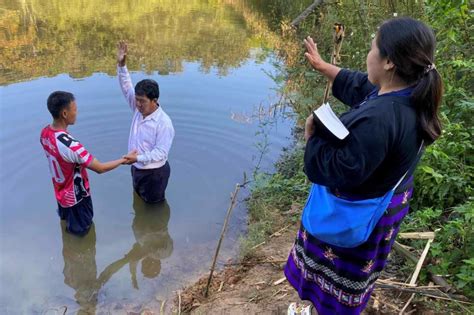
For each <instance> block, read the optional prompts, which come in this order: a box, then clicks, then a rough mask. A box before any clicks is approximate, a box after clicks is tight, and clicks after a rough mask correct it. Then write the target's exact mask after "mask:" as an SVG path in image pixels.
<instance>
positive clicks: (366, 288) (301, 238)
mask: <svg viewBox="0 0 474 315" xmlns="http://www.w3.org/2000/svg"><path fill="white" fill-rule="evenodd" d="M401 186H402V187H399V188H398V189H397V192H396V193H395V194H394V196H393V198H392V199H391V201H390V205H389V206H388V208H387V210H386V212H385V214H384V215H383V217H382V218H381V219H380V221H379V222H378V223H377V225H376V226H375V228H374V231H373V232H372V234H371V235H370V237H369V239H368V240H367V241H366V242H365V243H364V244H361V245H359V246H357V247H354V248H342V247H337V246H333V245H330V244H328V243H325V242H323V241H320V240H318V239H317V238H315V237H314V236H312V235H310V234H309V233H308V232H307V231H306V230H305V228H304V226H303V225H301V228H300V230H299V231H298V234H297V236H296V241H295V244H294V245H293V247H292V249H291V251H290V255H289V257H288V261H287V263H286V266H285V270H284V272H285V276H286V278H287V279H288V281H289V282H290V284H291V285H292V286H293V287H294V288H295V289H296V290H297V291H298V294H299V296H300V298H301V299H302V300H309V301H311V303H312V304H313V305H314V307H315V308H316V310H317V311H318V314H319V315H326V314H331V315H332V314H344V315H350V314H360V313H361V312H362V310H363V309H364V308H365V307H366V305H367V302H368V301H369V298H370V294H371V293H372V290H373V289H374V285H375V281H376V280H377V278H378V277H379V276H380V273H381V272H382V270H383V268H384V267H385V264H386V262H387V257H388V254H389V253H390V250H391V248H392V245H393V242H394V241H395V238H396V236H397V233H398V231H399V228H400V224H401V222H402V220H403V218H404V217H405V215H406V214H407V213H408V209H409V200H410V198H411V195H412V192H413V178H409V179H408V180H406V182H405V183H403V184H402V185H401ZM354 215H357V214H354Z"/></svg>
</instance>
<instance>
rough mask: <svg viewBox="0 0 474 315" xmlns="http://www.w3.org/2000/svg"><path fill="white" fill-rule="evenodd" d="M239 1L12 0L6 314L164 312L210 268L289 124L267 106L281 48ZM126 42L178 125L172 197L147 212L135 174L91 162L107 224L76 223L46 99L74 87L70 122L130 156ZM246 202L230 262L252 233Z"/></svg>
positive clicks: (4, 135) (3, 170)
mask: <svg viewBox="0 0 474 315" xmlns="http://www.w3.org/2000/svg"><path fill="white" fill-rule="evenodd" d="M238 2H239V1H191V0H189V1H188V0H186V1H184V0H183V1H174V0H169V1H163V0H161V1H159V0H147V1H145V0H138V1H125V0H121V1H114V2H113V5H112V4H110V3H109V2H98V1H93V0H89V1H87V0H85V1H80V2H79V1H77V2H76V1H72V2H70V1H61V0H48V1H46V0H24V1H20V0H0V101H1V105H0V126H1V127H0V209H1V210H0V215H1V217H0V225H1V228H0V246H1V256H0V313H1V314H25V313H26V314H43V313H45V312H49V313H51V314H54V313H55V312H58V313H61V314H62V312H63V310H64V307H67V309H68V314H69V313H71V314H72V313H76V312H84V313H94V312H97V313H102V312H112V313H114V312H116V311H118V310H128V311H135V312H138V311H140V310H142V309H143V308H144V307H157V308H159V307H160V305H161V301H163V300H164V299H169V298H170V296H172V295H173V294H174V293H173V292H174V291H175V290H177V289H180V288H181V287H182V286H183V285H185V284H186V283H188V282H189V281H191V280H192V279H194V278H195V277H196V276H197V275H199V274H200V273H202V272H203V271H205V270H208V268H209V265H210V262H211V258H212V255H213V252H214V249H215V246H216V241H217V239H218V236H219V233H220V230H221V227H222V222H223V220H224V216H225V211H226V209H227V206H228V203H229V195H230V193H231V192H232V191H233V189H234V186H235V183H237V182H240V181H242V174H243V172H244V171H245V172H247V174H251V172H252V169H253V167H254V166H255V164H256V163H257V160H258V156H259V154H260V152H259V150H258V149H257V148H256V145H255V144H256V143H262V141H265V137H262V136H256V133H257V132H259V131H261V130H262V128H263V129H264V130H265V132H266V134H267V138H266V139H267V140H268V142H269V143H270V146H269V152H268V153H267V154H266V155H265V156H264V158H263V162H262V166H263V168H264V169H267V170H270V169H271V165H272V162H273V161H275V160H276V158H277V157H278V154H279V152H280V150H281V148H282V147H283V146H285V145H287V144H288V142H289V134H290V131H289V130H290V126H291V125H292V123H291V121H289V120H288V119H286V120H285V119H276V120H275V121H274V122H273V123H271V124H266V125H265V126H264V127H262V124H259V122H258V119H256V118H255V117H251V116H254V115H253V114H254V113H255V112H256V111H257V108H259V107H262V106H263V107H268V106H270V105H271V104H273V103H275V102H276V100H277V95H276V93H275V92H274V90H273V89H274V88H275V86H274V83H273V81H272V80H271V79H270V78H269V77H268V75H267V74H266V72H270V73H271V72H272V71H274V68H273V66H272V59H271V54H269V53H268V51H269V45H268V44H267V42H266V41H265V38H264V37H263V36H261V34H260V33H259V32H260V31H258V30H255V29H253V28H252V27H251V26H250V25H249V23H247V20H246V19H248V17H245V15H244V14H243V13H242V12H241V10H240V8H241V7H240V6H238V5H236V3H238ZM122 38H123V39H127V40H128V41H129V43H130V45H129V46H130V48H129V50H130V51H129V69H130V70H131V72H132V79H133V81H134V82H135V83H136V82H137V81H139V80H141V79H143V78H153V79H155V80H157V81H158V82H159V84H160V90H161V95H160V101H161V104H162V106H163V108H164V110H165V111H166V112H167V113H168V114H169V116H170V117H171V119H172V120H173V123H174V126H175V130H176V137H175V140H174V144H173V147H172V149H171V152H170V157H169V161H170V164H171V179H170V183H169V186H168V189H167V203H166V204H163V205H160V206H154V207H153V206H147V205H146V204H144V203H143V202H141V200H140V199H139V198H135V196H134V195H133V192H132V188H131V187H132V186H131V176H130V169H129V167H128V166H122V167H120V168H118V169H116V170H114V171H112V172H110V173H107V174H103V175H97V174H95V173H93V172H89V175H90V182H91V191H92V200H93V203H94V211H95V217H94V222H95V227H94V228H93V230H91V232H90V233H89V234H88V235H87V236H86V237H84V238H76V237H74V236H71V235H69V234H66V233H64V232H63V230H64V229H63V228H61V224H60V220H59V218H58V216H57V214H56V211H55V210H56V202H55V199H54V193H53V187H52V183H51V178H50V175H49V171H48V166H47V161H46V158H45V156H44V153H43V151H42V148H41V146H40V144H39V133H40V130H41V129H42V128H43V127H44V126H45V125H47V124H48V123H49V122H50V121H51V118H50V114H49V113H48V111H47V109H46V98H47V97H48V95H49V94H50V93H51V92H52V91H54V90H66V91H70V92H72V93H74V94H75V96H76V99H77V104H78V119H77V122H76V124H75V125H74V126H71V127H70V132H71V133H72V134H73V135H74V136H75V137H76V138H77V139H79V140H80V141H81V142H82V143H83V144H84V146H85V147H86V148H87V149H88V150H89V151H90V152H91V153H92V154H93V155H94V156H95V157H97V158H98V159H99V160H101V161H107V160H110V159H115V158H118V157H119V156H121V155H122V154H124V153H125V152H126V150H127V141H128V134H129V127H130V122H131V117H132V115H131V112H130V111H129V109H128V106H127V104H126V102H125V100H124V99H123V97H122V94H121V92H120V89H119V86H118V81H117V78H116V76H115V45H116V42H117V41H118V40H119V39H122ZM245 217H246V214H245V208H244V207H243V205H242V203H241V204H240V205H239V207H238V208H237V209H236V211H235V213H234V215H233V217H232V220H231V227H230V230H229V232H228V235H227V238H226V242H225V244H224V245H225V246H224V250H223V253H222V257H223V258H222V259H221V261H223V260H224V258H225V257H230V256H232V255H233V254H235V251H236V249H237V247H238V237H239V235H241V234H242V233H243V231H244V227H245Z"/></svg>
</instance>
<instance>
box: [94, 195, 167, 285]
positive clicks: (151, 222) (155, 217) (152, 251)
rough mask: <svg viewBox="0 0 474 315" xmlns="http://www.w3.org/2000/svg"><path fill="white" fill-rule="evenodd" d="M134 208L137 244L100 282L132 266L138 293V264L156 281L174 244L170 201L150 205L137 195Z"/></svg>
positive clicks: (134, 197)
mask: <svg viewBox="0 0 474 315" xmlns="http://www.w3.org/2000/svg"><path fill="white" fill-rule="evenodd" d="M133 208H134V209H135V217H134V218H133V223H132V230H133V234H134V235H135V240H136V242H135V244H133V246H132V248H131V249H130V251H129V252H128V253H126V254H125V255H124V257H123V258H121V259H119V260H117V261H115V262H113V263H111V264H110V265H109V266H107V268H105V270H104V271H103V272H102V273H101V275H100V277H99V278H100V279H101V281H102V282H105V281H107V280H108V278H110V277H111V276H112V275H113V274H114V273H115V272H117V271H118V270H119V269H120V268H122V267H123V266H124V265H126V264H128V265H129V270H130V278H131V283H132V286H133V287H134V288H135V289H137V290H138V289H139V286H138V281H137V267H138V264H139V263H141V272H142V274H143V276H144V277H146V278H149V279H153V278H156V277H157V276H158V275H159V274H160V271H161V260H163V259H165V258H167V257H169V256H170V255H171V253H172V252H173V240H172V239H171V237H170V235H169V233H168V222H169V220H170V207H169V205H168V201H166V200H165V201H163V202H160V203H157V204H147V203H145V202H143V200H142V199H141V198H140V197H138V195H137V194H136V193H134V194H133Z"/></svg>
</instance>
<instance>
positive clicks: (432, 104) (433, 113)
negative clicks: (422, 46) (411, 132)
mask: <svg viewBox="0 0 474 315" xmlns="http://www.w3.org/2000/svg"><path fill="white" fill-rule="evenodd" d="M442 95H443V82H442V80H441V76H440V75H439V73H438V71H437V70H436V68H435V67H434V64H431V65H428V66H427V67H426V69H425V71H424V73H423V75H422V76H421V78H420V79H419V81H418V83H417V84H416V85H415V89H414V90H413V93H412V95H411V99H412V102H413V104H414V105H415V108H416V113H417V117H418V121H419V123H420V125H421V128H422V132H423V139H424V140H425V142H426V143H427V144H431V143H433V142H434V141H435V140H436V139H438V138H439V136H440V135H441V121H440V119H439V116H438V112H439V107H440V104H441V97H442Z"/></svg>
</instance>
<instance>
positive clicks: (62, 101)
mask: <svg viewBox="0 0 474 315" xmlns="http://www.w3.org/2000/svg"><path fill="white" fill-rule="evenodd" d="M74 100H75V98H74V95H73V94H72V93H69V92H64V91H56V92H53V93H51V94H50V95H49V97H48V110H49V112H50V113H51V116H53V118H55V119H58V118H59V117H60V115H61V111H62V110H63V109H64V108H66V107H68V106H69V104H71V102H73V101H74Z"/></svg>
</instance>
